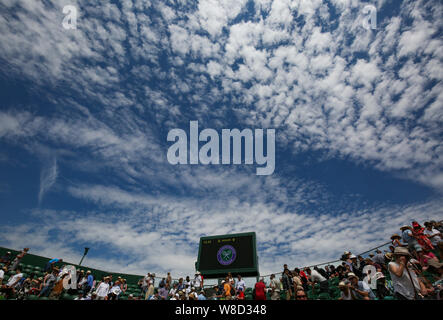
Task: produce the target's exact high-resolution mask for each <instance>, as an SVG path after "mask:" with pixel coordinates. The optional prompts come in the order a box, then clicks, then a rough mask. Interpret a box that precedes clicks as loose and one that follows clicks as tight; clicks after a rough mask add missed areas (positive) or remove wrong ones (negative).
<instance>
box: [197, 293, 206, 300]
mask: <svg viewBox="0 0 443 320" xmlns="http://www.w3.org/2000/svg"><path fill="white" fill-rule="evenodd" d="M198 300H206V297H205V296H204V295H203V294H200V295H199V296H198Z"/></svg>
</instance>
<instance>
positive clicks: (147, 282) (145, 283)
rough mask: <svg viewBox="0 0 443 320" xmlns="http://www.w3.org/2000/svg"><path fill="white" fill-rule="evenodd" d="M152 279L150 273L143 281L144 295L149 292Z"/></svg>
mask: <svg viewBox="0 0 443 320" xmlns="http://www.w3.org/2000/svg"><path fill="white" fill-rule="evenodd" d="M150 279H151V274H150V273H149V272H148V273H147V274H146V275H145V276H144V277H143V281H142V292H143V294H146V291H148V287H149V280H150Z"/></svg>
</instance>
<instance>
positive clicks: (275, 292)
mask: <svg viewBox="0 0 443 320" xmlns="http://www.w3.org/2000/svg"><path fill="white" fill-rule="evenodd" d="M269 286H270V288H271V300H280V283H279V282H278V281H277V279H275V274H271V282H270V284H269Z"/></svg>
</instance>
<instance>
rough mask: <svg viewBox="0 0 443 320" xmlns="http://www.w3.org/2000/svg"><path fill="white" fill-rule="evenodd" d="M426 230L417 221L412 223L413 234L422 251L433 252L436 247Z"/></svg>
mask: <svg viewBox="0 0 443 320" xmlns="http://www.w3.org/2000/svg"><path fill="white" fill-rule="evenodd" d="M424 231H425V228H423V227H422V226H421V225H420V224H419V223H418V222H417V221H414V222H412V232H413V234H414V236H415V238H416V239H417V242H418V244H419V245H420V246H421V248H422V249H425V250H427V251H429V250H433V249H434V246H433V245H432V243H431V240H429V238H428V237H427V236H426V235H425V233H424Z"/></svg>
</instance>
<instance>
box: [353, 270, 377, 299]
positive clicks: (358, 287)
mask: <svg viewBox="0 0 443 320" xmlns="http://www.w3.org/2000/svg"><path fill="white" fill-rule="evenodd" d="M348 280H349V282H350V284H351V286H350V289H351V291H352V293H353V294H354V297H355V299H356V300H374V299H375V295H374V292H372V290H371V288H370V287H369V286H368V285H367V284H366V283H365V282H364V281H359V280H358V277H357V276H356V275H355V274H353V273H350V274H348Z"/></svg>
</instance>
